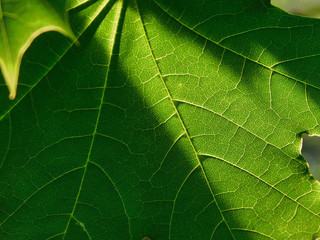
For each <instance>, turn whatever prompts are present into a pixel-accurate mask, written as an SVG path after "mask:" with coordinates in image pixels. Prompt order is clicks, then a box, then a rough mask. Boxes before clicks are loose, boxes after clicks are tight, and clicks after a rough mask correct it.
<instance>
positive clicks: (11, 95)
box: [9, 91, 17, 100]
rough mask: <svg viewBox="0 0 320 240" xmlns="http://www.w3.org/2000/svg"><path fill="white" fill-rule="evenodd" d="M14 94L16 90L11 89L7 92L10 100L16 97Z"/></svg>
mask: <svg viewBox="0 0 320 240" xmlns="http://www.w3.org/2000/svg"><path fill="white" fill-rule="evenodd" d="M16 94H17V92H16V91H11V92H10V94H9V99H10V100H14V99H15V98H16Z"/></svg>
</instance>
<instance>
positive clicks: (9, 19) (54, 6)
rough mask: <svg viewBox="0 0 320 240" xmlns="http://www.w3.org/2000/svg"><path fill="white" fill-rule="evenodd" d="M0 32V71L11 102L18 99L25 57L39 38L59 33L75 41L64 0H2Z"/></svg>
mask: <svg viewBox="0 0 320 240" xmlns="http://www.w3.org/2000/svg"><path fill="white" fill-rule="evenodd" d="M0 31H1V34H0V68H1V71H2V74H3V76H4V79H5V81H6V84H7V86H8V88H9V91H10V98H11V99H14V98H15V96H16V90H17V84H18V78H19V69H20V64H21V59H22V56H23V54H24V53H25V51H26V49H27V48H28V47H29V46H30V44H31V43H32V41H33V40H34V39H35V38H36V37H38V36H39V35H40V34H42V33H44V32H48V31H57V32H60V33H62V34H64V35H66V36H68V37H70V38H74V35H73V33H72V30H71V28H70V26H69V23H68V18H67V15H66V14H65V0H55V1H48V0H31V1H27V0H23V1H10V0H3V1H1V2H0Z"/></svg>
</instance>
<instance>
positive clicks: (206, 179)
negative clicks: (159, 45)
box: [135, 0, 235, 239]
mask: <svg viewBox="0 0 320 240" xmlns="http://www.w3.org/2000/svg"><path fill="white" fill-rule="evenodd" d="M135 3H136V6H137V9H138V13H139V18H140V22H141V25H142V29H143V32H144V35H145V38H146V41H147V45H148V48H149V51H150V53H151V56H152V59H153V62H154V64H155V65H156V68H157V71H158V74H159V77H160V79H161V81H162V83H163V86H164V88H165V90H166V92H167V95H168V97H169V99H170V102H171V104H172V106H173V108H174V110H175V112H176V114H177V116H178V119H179V121H180V123H181V126H182V128H183V130H184V132H185V135H186V137H187V139H188V141H189V143H190V146H191V147H192V150H193V152H194V155H195V157H196V159H197V161H198V166H200V168H201V171H202V172H203V175H204V178H205V181H206V183H207V186H208V188H209V190H210V193H211V195H212V197H213V201H214V202H215V204H216V206H217V208H218V209H219V212H220V216H221V218H222V219H223V221H224V222H225V224H226V226H227V228H228V229H229V231H230V234H231V236H232V238H233V239H235V237H234V235H233V233H232V230H231V228H230V226H229V225H228V223H227V221H226V219H225V218H224V216H223V214H222V211H221V208H220V206H219V204H218V202H217V201H216V197H215V194H214V192H213V190H212V187H211V185H210V183H209V180H208V177H207V174H206V172H205V170H204V168H203V165H202V163H201V161H200V159H199V156H198V152H197V150H196V149H195V146H194V144H193V142H192V141H191V138H190V135H189V133H188V131H187V128H186V126H185V124H184V123H183V121H182V118H181V115H180V113H179V111H178V109H177V107H176V106H175V104H174V101H173V98H172V96H171V93H170V91H169V89H168V86H167V85H166V83H165V81H164V79H163V77H162V73H161V70H160V68H159V66H158V63H157V60H156V58H155V55H154V53H153V51H152V47H151V45H150V41H149V38H148V35H147V31H146V28H145V25H144V22H143V20H142V15H141V13H140V10H139V6H138V4H137V0H135ZM169 239H170V231H169Z"/></svg>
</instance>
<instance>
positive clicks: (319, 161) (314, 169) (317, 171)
mask: <svg viewBox="0 0 320 240" xmlns="http://www.w3.org/2000/svg"><path fill="white" fill-rule="evenodd" d="M302 137H303V138H302V139H303V140H302V148H301V154H302V155H303V156H304V157H305V159H306V160H307V162H308V164H309V169H310V173H311V174H312V175H313V176H314V178H315V179H317V180H320V136H315V135H314V136H309V135H307V134H303V135H302Z"/></svg>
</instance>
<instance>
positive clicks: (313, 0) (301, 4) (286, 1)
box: [271, 0, 320, 18]
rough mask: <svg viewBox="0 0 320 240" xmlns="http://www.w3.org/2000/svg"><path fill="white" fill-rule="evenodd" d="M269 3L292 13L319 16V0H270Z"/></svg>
mask: <svg viewBox="0 0 320 240" xmlns="http://www.w3.org/2000/svg"><path fill="white" fill-rule="evenodd" d="M271 4H273V5H274V6H277V7H279V8H281V9H284V10H285V11H287V12H289V13H292V14H297V15H302V16H308V17H315V18H320V0H271Z"/></svg>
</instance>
